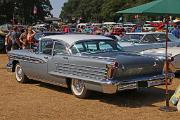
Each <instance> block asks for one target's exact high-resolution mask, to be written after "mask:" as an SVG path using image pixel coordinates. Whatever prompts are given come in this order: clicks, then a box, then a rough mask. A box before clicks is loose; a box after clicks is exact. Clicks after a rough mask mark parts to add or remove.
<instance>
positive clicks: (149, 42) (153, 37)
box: [118, 32, 180, 52]
mask: <svg viewBox="0 0 180 120" xmlns="http://www.w3.org/2000/svg"><path fill="white" fill-rule="evenodd" d="M168 37H169V39H168V46H170V47H173V46H179V45H180V40H179V39H178V38H176V37H175V36H174V35H173V34H171V33H169V35H168ZM165 42H166V33H164V32H135V33H126V35H125V36H124V37H122V38H121V40H120V41H119V42H118V43H119V45H120V46H122V47H123V48H124V50H125V51H136V52H140V51H143V50H147V49H154V48H165V46H166V43H165Z"/></svg>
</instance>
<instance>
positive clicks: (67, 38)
mask: <svg viewBox="0 0 180 120" xmlns="http://www.w3.org/2000/svg"><path fill="white" fill-rule="evenodd" d="M44 38H45V39H46V38H50V39H54V40H59V41H62V40H63V41H64V42H66V43H68V44H69V45H72V44H73V43H75V42H77V41H81V40H92V39H94V40H97V39H100V40H112V39H111V38H108V37H105V36H101V35H87V34H86V35H85V34H66V35H50V36H46V37H44Z"/></svg>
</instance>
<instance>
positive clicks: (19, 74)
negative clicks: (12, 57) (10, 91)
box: [15, 63, 29, 83]
mask: <svg viewBox="0 0 180 120" xmlns="http://www.w3.org/2000/svg"><path fill="white" fill-rule="evenodd" d="M15 76H16V80H17V82H19V83H26V82H28V80H29V79H28V78H27V76H26V75H25V74H24V72H23V69H22V66H21V65H20V64H19V63H17V64H16V67H15Z"/></svg>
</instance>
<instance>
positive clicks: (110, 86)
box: [7, 34, 174, 98]
mask: <svg viewBox="0 0 180 120" xmlns="http://www.w3.org/2000/svg"><path fill="white" fill-rule="evenodd" d="M8 56H9V63H8V64H7V69H8V70H9V71H12V72H15V76H16V80H17V81H18V82H20V83H25V82H27V81H28V80H30V79H34V80H38V81H43V82H46V83H51V84H55V85H62V86H67V87H70V88H71V90H72V93H73V94H74V95H75V96H76V97H78V98H85V97H87V96H88V95H89V93H90V91H99V92H103V93H110V94H112V93H116V92H117V91H122V90H128V89H138V88H146V87H151V86H158V85H162V84H164V79H165V76H164V72H163V68H164V61H163V60H161V59H158V58H154V57H147V56H142V55H138V54H132V53H127V52H124V51H123V50H122V48H121V47H120V46H119V44H118V43H117V41H115V40H112V39H111V38H108V37H104V36H98V35H81V34H77V35H54V36H47V37H44V38H42V39H41V40H40V41H39V46H38V49H35V50H14V51H10V52H9V53H8ZM173 77H174V74H173V73H172V72H169V74H168V81H169V82H171V80H172V79H173Z"/></svg>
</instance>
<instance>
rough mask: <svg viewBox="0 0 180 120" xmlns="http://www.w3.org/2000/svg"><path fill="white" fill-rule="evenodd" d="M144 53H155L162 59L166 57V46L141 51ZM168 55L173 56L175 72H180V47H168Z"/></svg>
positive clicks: (154, 54)
mask: <svg viewBox="0 0 180 120" xmlns="http://www.w3.org/2000/svg"><path fill="white" fill-rule="evenodd" d="M140 54H143V55H151V56H152V55H153V56H156V57H159V58H162V59H165V48H158V49H149V50H145V51H142V52H140ZM168 57H173V59H174V60H173V61H172V65H173V66H174V72H176V73H179V72H180V47H168Z"/></svg>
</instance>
